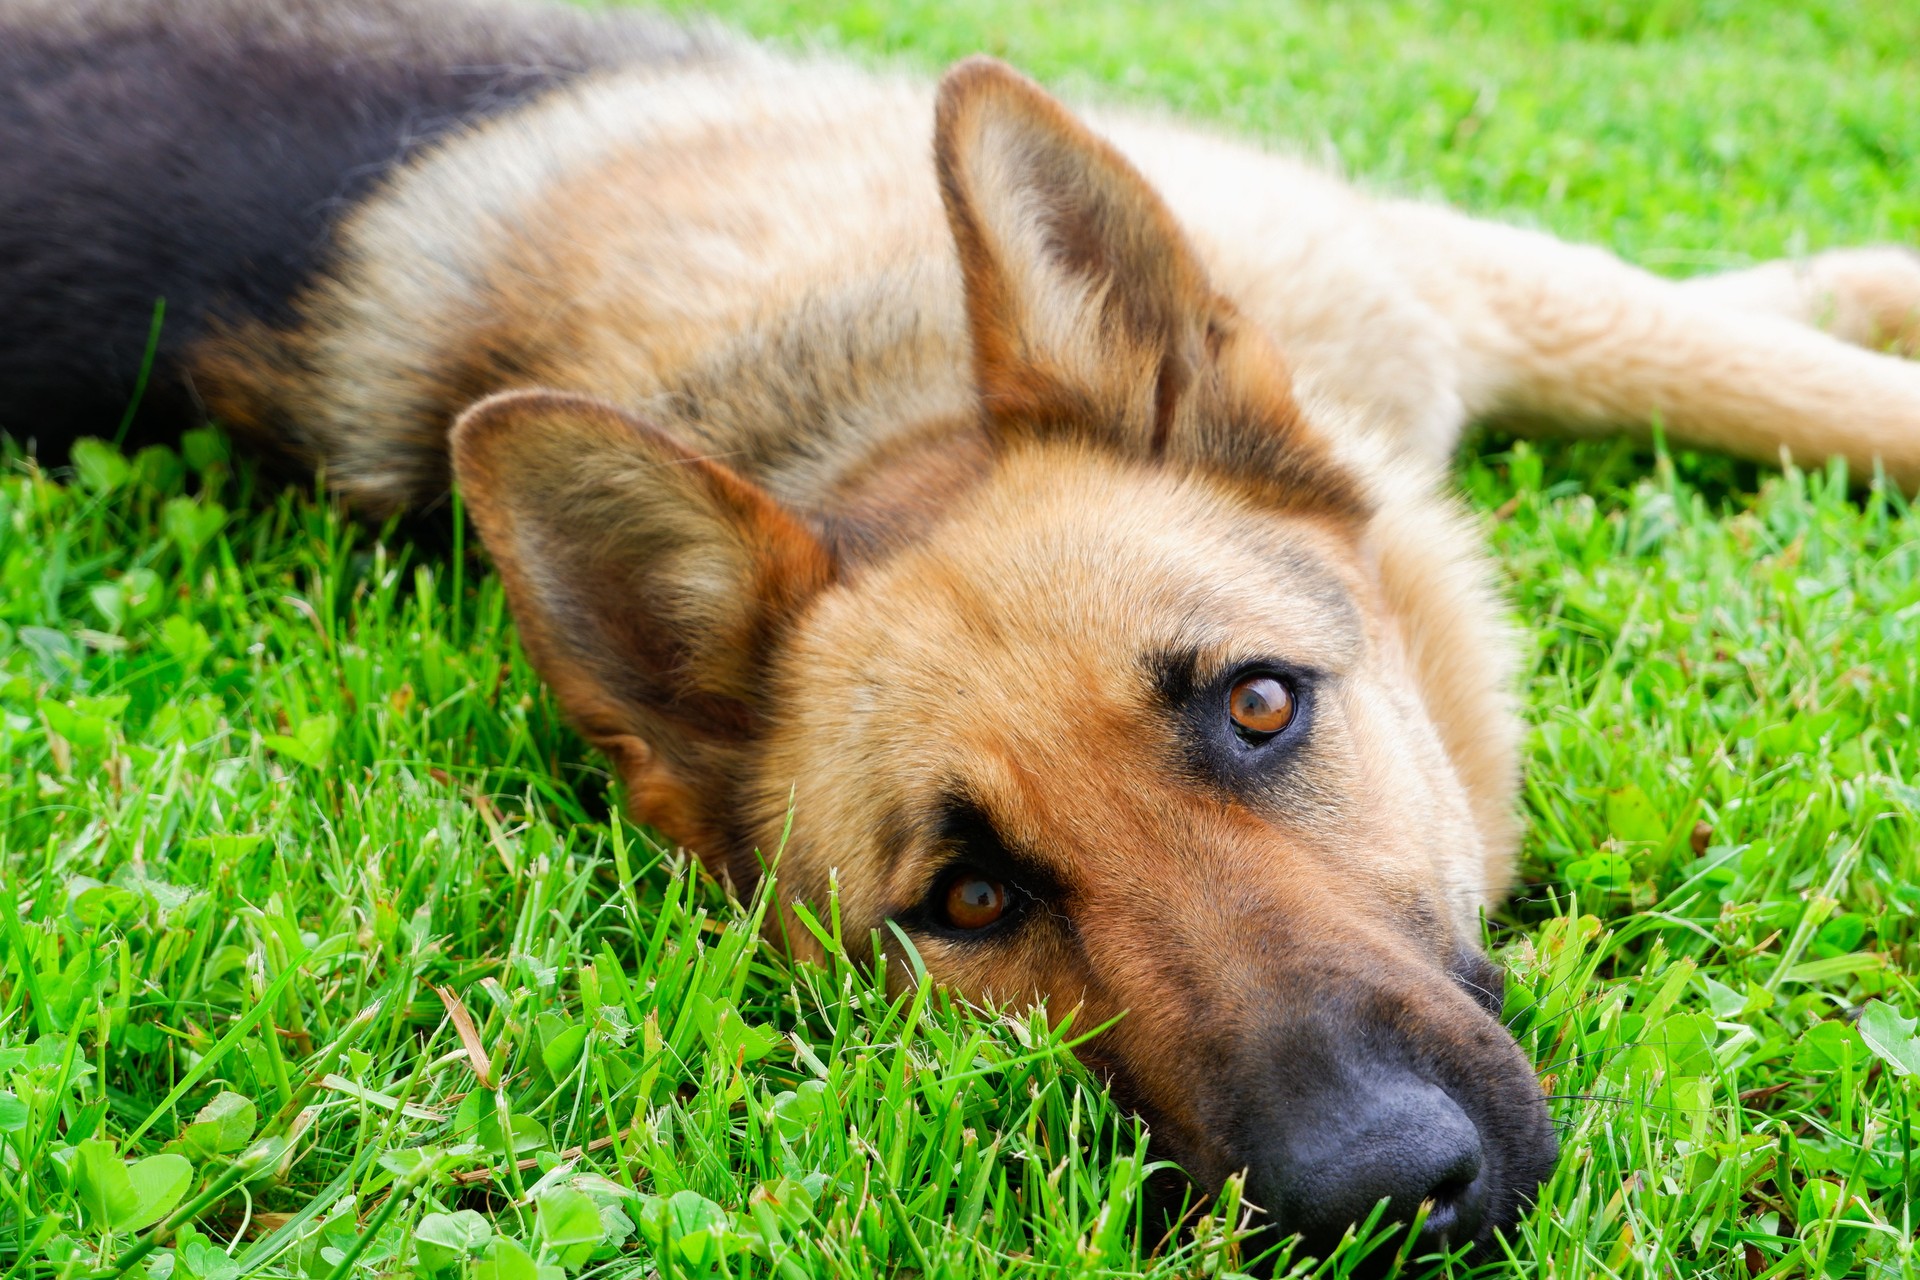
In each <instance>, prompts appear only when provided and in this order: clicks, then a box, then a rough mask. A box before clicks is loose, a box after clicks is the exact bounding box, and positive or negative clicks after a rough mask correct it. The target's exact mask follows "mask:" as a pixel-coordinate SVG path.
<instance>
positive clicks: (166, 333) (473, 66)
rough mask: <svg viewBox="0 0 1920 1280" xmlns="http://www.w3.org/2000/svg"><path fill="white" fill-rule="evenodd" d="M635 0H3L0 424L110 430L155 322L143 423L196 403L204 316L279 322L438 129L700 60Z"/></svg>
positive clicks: (57, 430)
mask: <svg viewBox="0 0 1920 1280" xmlns="http://www.w3.org/2000/svg"><path fill="white" fill-rule="evenodd" d="M719 45H720V42H719V41H718V40H717V39H715V38H714V37H711V36H708V35H704V34H701V33H698V32H689V31H688V30H686V29H683V28H681V27H678V26H676V25H674V24H671V23H668V22H665V21H663V20H659V19H654V18H646V17H641V16H638V15H619V16H617V17H616V16H612V15H589V14H584V13H577V12H573V11H570V10H565V9H556V8H553V7H550V6H541V7H539V8H537V9H534V8H530V7H529V8H522V7H520V6H518V5H509V4H498V5H461V6H449V5H445V4H439V3H434V0H347V2H340V3H336V2H335V0H144V2H129V0H101V2H99V3H81V4H78V5H76V4H74V3H72V2H71V0H15V3H13V4H11V5H9V6H7V7H6V8H5V9H4V10H0V263H4V264H5V269H4V271H0V429H5V430H8V431H10V432H12V433H14V434H16V435H19V436H22V437H31V438H36V439H37V440H38V441H39V442H40V443H41V445H42V448H43V452H46V451H48V450H49V449H50V450H51V451H53V452H56V453H57V452H58V450H59V448H60V446H62V445H63V444H64V443H65V441H66V440H67V439H69V438H70V437H71V436H73V435H75V434H85V433H96V432H100V431H102V430H110V429H111V427H112V424H113V423H114V422H115V421H116V420H117V419H118V418H119V416H120V415H121V413H122V412H123V410H124V408H125V406H126V405H127V404H128V403H129V400H130V397H131V396H132V395H133V392H134V388H135V385H136V381H137V378H138V375H139V373H140V371H141V367H142V364H143V357H144V356H145V354H146V348H147V346H148V342H149V333H150V327H151V324H152V321H153V318H154V316H155V313H156V308H157V307H158V306H159V304H161V303H162V302H163V301H164V307H165V310H164V320H163V323H162V325H161V329H160V334H159V345H158V349H157V352H156V353H155V354H156V359H155V361H154V366H153V367H154V373H155V381H154V383H153V385H152V386H150V387H149V388H148V390H147V393H146V396H145V398H144V400H143V407H142V413H141V425H144V426H148V427H150V428H152V429H156V430H164V429H171V428H172V427H174V426H177V425H178V420H179V419H180V418H181V417H182V415H183V414H184V413H186V412H188V411H190V410H192V409H194V408H195V407H196V406H195V404H194V402H193V395H194V389H193V388H192V387H191V386H190V385H189V381H188V379H187V378H185V377H184V376H182V375H181V373H180V370H181V366H182V357H183V354H184V353H185V351H186V350H187V349H188V348H189V347H190V346H191V345H192V344H193V343H194V342H195V340H197V339H198V338H199V337H200V336H201V335H202V333H203V332H205V330H206V328H207V326H208V324H209V322H217V321H225V322H234V321H240V320H246V319H257V320H261V321H265V322H268V323H276V322H280V321H283V320H285V319H286V318H287V315H288V307H289V303H290V300H291V299H292V298H293V297H294V296H295V295H296V293H297V292H298V290H299V289H300V287H301V286H302V285H303V284H305V283H306V282H308V281H310V280H311V279H312V278H314V276H315V274H316V273H317V272H318V271H320V270H322V269H324V267H325V266H326V265H327V256H328V249H329V244H330V235H329V233H330V228H331V227H332V225H333V223H334V222H335V221H336V220H337V219H338V218H339V217H340V215H341V214H342V213H343V212H344V211H345V210H346V209H348V208H349V207H351V206H352V205H353V204H354V203H355V202H356V201H357V200H358V199H360V198H361V197H362V196H363V195H364V194H365V193H366V192H368V191H369V190H371V189H372V188H374V187H375V186H376V184H378V183H379V181H380V180H381V178H382V177H383V175H385V174H386V173H387V172H388V171H389V170H391V169H392V167H393V166H394V165H395V164H397V163H399V162H401V161H403V160H404V159H406V158H407V157H409V156H410V155H412V154H415V153H416V152H417V151H418V150H419V149H420V148H421V147H422V146H423V145H425V144H427V143H429V142H431V141H433V140H434V139H436V138H438V137H441V136H443V135H445V134H446V133H447V132H448V131H449V130H450V129H452V128H455V127H458V126H460V125H463V124H468V123H472V122H474V121H476V120H479V119H482V118H485V117H487V116H490V115H494V114H497V113H499V112H501V111H503V110H506V109H509V108H511V107H513V106H515V105H518V104H520V103H523V102H525V101H527V100H528V99H530V98H532V97H534V96H536V95H538V94H540V93H542V92H544V91H546V90H549V89H552V88H554V87H555V86H557V85H559V84H562V83H564V82H566V81H568V80H570V79H572V78H575V77H577V76H579V75H582V74H584V73H587V72H589V71H592V70H595V69H599V68H603V67H607V66H611V65H630V64H642V63H655V64H669V63H684V62H689V61H699V60H701V59H703V58H706V57H710V56H712V55H713V54H714V52H715V51H716V50H717V48H718V47H719Z"/></svg>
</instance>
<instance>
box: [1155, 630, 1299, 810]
mask: <svg viewBox="0 0 1920 1280" xmlns="http://www.w3.org/2000/svg"><path fill="white" fill-rule="evenodd" d="M1146 670H1147V677H1148V679H1149V680H1150V681H1151V682H1152V685H1153V689H1154V692H1155V694H1156V695H1157V696H1158V700H1159V702H1160V704H1161V706H1162V707H1163V708H1165V711H1166V714H1167V716H1168V719H1169V720H1170V721H1171V723H1172V726H1173V729H1174V734H1175V737H1176V738H1177V740H1178V743H1179V751H1180V756H1181V764H1182V765H1183V766H1184V768H1185V772H1186V773H1187V775H1188V776H1189V777H1191V778H1192V779H1193V780H1194V781H1196V782H1199V783H1202V784H1206V785H1211V786H1216V787H1224V788H1225V789H1226V790H1227V791H1229V792H1231V793H1233V794H1236V795H1242V796H1250V795H1251V794H1252V793H1255V792H1260V791H1262V790H1263V789H1265V788H1270V786H1271V784H1272V783H1273V782H1274V781H1275V779H1276V778H1277V777H1278V776H1280V775H1281V773H1282V771H1283V770H1284V769H1285V768H1286V767H1287V766H1288V765H1289V764H1290V763H1293V762H1295V761H1296V760H1297V758H1298V757H1299V756H1300V753H1301V752H1302V751H1303V750H1304V749H1305V748H1306V746H1307V745H1308V741H1309V738H1310V735H1311V730H1312V725H1313V709H1314V702H1315V699H1316V695H1317V693H1318V691H1319V688H1320V686H1321V685H1322V684H1323V683H1324V682H1325V680H1326V677H1325V676H1324V675H1323V673H1321V672H1320V671H1317V670H1315V669H1314V668H1311V667H1304V666H1301V665H1300V664H1298V663H1292V662H1287V661H1285V660H1284V659H1280V658H1256V659H1250V660H1245V661H1240V662H1233V663H1227V664H1224V665H1221V664H1218V663H1217V662H1215V661H1209V660H1206V659H1205V658H1203V656H1202V654H1201V652H1200V651H1199V650H1197V649H1193V650H1176V651H1169V652H1162V653H1157V654H1149V655H1148V656H1147V659H1146Z"/></svg>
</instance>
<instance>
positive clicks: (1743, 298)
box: [1685, 247, 1920, 359]
mask: <svg viewBox="0 0 1920 1280" xmlns="http://www.w3.org/2000/svg"><path fill="white" fill-rule="evenodd" d="M1685 286H1686V289H1687V291H1688V292H1689V293H1691V294H1693V295H1695V296H1696V297H1700V298H1705V299H1708V300H1709V301H1712V302H1714V303H1717V304H1719V305H1721V306H1726V307H1733V308H1735V309H1737V310H1740V311H1747V312H1752V313H1768V314H1773V315H1780V316H1785V317H1787V318H1788V319H1790V320H1798V321H1799V322H1800V323H1802V324H1808V325H1812V326H1813V327H1814V328H1816V329H1820V330H1823V331H1824V332H1827V333H1830V334H1832V335H1833V336H1834V337H1836V338H1839V339H1840V340H1841V341H1843V342H1851V343H1853V344H1854V345H1855V346H1858V347H1866V348H1868V349H1870V350H1873V351H1891V352H1894V353H1895V354H1898V355H1903V356H1906V357H1908V358H1909V359H1920V253H1915V252H1913V251H1912V250H1910V249H1899V248H1892V247H1879V248H1868V249H1831V250H1828V251H1827V252H1825V253H1817V254H1814V255H1813V256H1812V257H1810V258H1805V259H1785V258H1783V259H1780V260H1778V261H1775V262H1763V263H1761V264H1760V265H1759V266H1756V267H1749V268H1747V269H1746V270H1743V271H1725V272H1720V273H1718V274H1715V275H1708V276H1696V277H1694V278H1693V279H1691V280H1688V281H1686V282H1685Z"/></svg>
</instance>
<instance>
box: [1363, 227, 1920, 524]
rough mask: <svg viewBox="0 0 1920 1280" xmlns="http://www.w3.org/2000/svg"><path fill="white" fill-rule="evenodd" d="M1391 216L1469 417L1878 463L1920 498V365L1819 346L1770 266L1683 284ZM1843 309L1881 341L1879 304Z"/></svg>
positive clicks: (1814, 303)
mask: <svg viewBox="0 0 1920 1280" xmlns="http://www.w3.org/2000/svg"><path fill="white" fill-rule="evenodd" d="M1377 216H1378V217H1379V218H1380V220H1381V222H1380V231H1381V237H1382V241H1383V243H1384V244H1385V245H1386V246H1387V248H1388V251H1389V252H1390V253H1391V254H1393V255H1394V257H1395V259H1396V261H1397V262H1398V264H1399V266H1400V267H1401V269H1402V270H1403V271H1405V272H1406V274H1407V275H1408V277H1409V278H1410V279H1412V280H1413V281H1414V284H1415V287H1416V288H1417V289H1418V290H1419V291H1420V293H1421V295H1422V297H1423V298H1424V299H1425V300H1426V301H1427V303H1428V304H1429V305H1430V306H1431V307H1432V308H1433V309H1434V310H1435V311H1436V312H1438V313H1439V314H1440V315H1441V316H1442V317H1444V318H1445V320H1446V322H1447V323H1449V324H1450V325H1451V327H1452V328H1453V330H1454V334H1455V337H1456V339H1457V342H1458V350H1459V358H1460V378H1461V398H1462V400H1463V401H1464V402H1465V404H1466V406H1467V409H1468V412H1469V414H1470V415H1471V416H1473V417H1475V418H1481V419H1490V420H1494V421H1499V422H1502V423H1503V424H1512V425H1515V426H1518V427H1520V428H1522V429H1526V428H1535V429H1542V430H1547V431H1554V430H1557V431H1562V432H1572V433H1578V434H1599V433H1602V432H1609V431H1615V430H1634V429H1636V428H1638V429H1640V430H1646V429H1647V428H1648V426H1649V424H1651V423H1652V422H1654V421H1655V420H1658V421H1659V422H1660V423H1661V424H1662V425H1663V427H1664V429H1665V431H1666V432H1667V434H1668V436H1669V437H1670V438H1672V439H1674V440H1676V441H1679V442H1682V443H1686V444H1691V445H1698V446H1705V447H1708V448H1714V449H1719V450H1723V451H1725V452H1728V453H1733V454H1739V455H1742V456H1745V457H1749V458H1755V459H1759V460H1762V461H1774V460H1777V459H1778V458H1779V457H1780V456H1781V452H1782V450H1785V451H1786V452H1787V453H1788V454H1789V455H1791V456H1792V457H1793V458H1795V459H1798V460H1799V461H1801V462H1803V463H1814V462H1818V461H1820V460H1823V459H1825V458H1828V457H1835V456H1838V457H1843V458H1845V459H1847V461H1848V462H1849V463H1850V464H1851V465H1852V467H1853V468H1854V471H1855V474H1856V475H1860V476H1867V475H1871V474H1872V469H1873V466H1874V465H1875V463H1876V461H1877V462H1879V463H1880V464H1882V465H1884V466H1885V467H1886V469H1887V472H1888V474H1889V475H1890V476H1891V477H1892V478H1893V479H1894V481H1895V482H1896V483H1898V484H1900V485H1902V486H1904V487H1905V488H1907V489H1908V490H1913V489H1915V488H1920V364H1916V363H1913V362H1910V361H1906V360H1902V359H1900V358H1899V357H1897V356H1894V355H1889V354H1882V353H1880V352H1877V351H1872V350H1866V349H1863V348H1862V347H1861V346H1856V345H1853V344H1851V343H1849V342H1847V341H1844V340H1843V339H1842V337H1835V336H1831V335H1829V334H1827V333H1822V332H1819V331H1818V330H1817V329H1816V328H1814V327H1813V322H1817V321H1819V320H1821V319H1822V318H1823V317H1822V316H1821V315H1820V314H1819V311H1818V299H1819V294H1818V292H1817V291H1816V292H1814V293H1813V294H1811V295H1810V297H1811V300H1809V295H1804V294H1792V293H1788V292H1786V291H1785V288H1784V286H1782V285H1781V283H1780V280H1779V273H1778V272H1775V271H1773V270H1772V269H1771V268H1762V269H1760V271H1759V272H1757V273H1753V274H1746V275H1744V278H1743V277H1742V276H1732V277H1726V278H1723V279H1721V280H1719V281H1718V282H1711V281H1703V282H1700V283H1697V284H1678V283H1675V282H1672V281H1668V280H1663V279H1661V278H1659V277H1657V276H1654V275H1651V274H1649V273H1647V272H1644V271H1641V270H1638V269H1637V268H1634V267H1631V266H1628V265H1627V264H1626V263H1624V262H1622V261H1620V260H1619V259H1618V258H1615V257H1613V256H1612V255H1610V254H1607V253H1604V252H1601V251H1600V250H1597V249H1592V248H1584V247H1580V246H1575V245H1570V244H1567V243H1565V242H1563V241H1560V240H1556V239H1554V238H1552V237H1550V236H1546V235H1541V234H1539V233H1537V232H1530V231H1523V230H1519V229H1516V228H1512V227H1503V226H1498V225H1495V224H1492V223H1486V222H1478V221H1475V220H1473V219H1470V218H1466V217H1463V216H1461V215H1459V214H1455V213H1452V212H1449V211H1448V210H1445V209H1441V208H1436V207H1433V206H1428V205H1418V204H1409V203H1390V204H1384V205H1381V206H1379V207H1378V209H1377ZM1863 261H1866V259H1854V260H1852V261H1851V262H1850V263H1849V272H1848V273H1851V270H1852V263H1857V262H1863ZM1848 273H1841V272H1839V271H1838V270H1837V269H1836V270H1835V272H1834V276H1835V277H1836V278H1837V277H1838V276H1840V275H1842V274H1848ZM1845 296H1846V297H1847V299H1848V308H1847V310H1848V317H1847V320H1846V323H1847V324H1849V325H1852V326H1854V327H1853V328H1852V330H1851V331H1848V332H1846V333H1845V336H1847V337H1861V336H1870V335H1871V334H1875V333H1878V329H1877V328H1875V327H1874V326H1877V325H1879V324H1881V323H1882V322H1883V321H1885V320H1886V316H1885V315H1883V314H1881V313H1879V312H1874V311H1870V310H1869V311H1868V313H1867V314H1868V318H1867V319H1866V320H1864V321H1863V320H1860V319H1858V318H1857V317H1855V316H1854V314H1853V309H1854V302H1855V300H1856V299H1857V298H1860V297H1867V296H1871V295H1870V293H1869V292H1868V291H1860V292H1859V293H1853V292H1849V293H1847V294H1846V295H1845ZM1898 301H1899V297H1898V295H1896V297H1895V310H1894V312H1893V314H1898V310H1897V305H1898ZM1838 318H1839V317H1838V315H1837V314H1836V317H1835V319H1838Z"/></svg>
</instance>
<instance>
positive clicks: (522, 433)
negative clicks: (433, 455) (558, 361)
mask: <svg viewBox="0 0 1920 1280" xmlns="http://www.w3.org/2000/svg"><path fill="white" fill-rule="evenodd" d="M562 424H567V425H571V426H573V427H575V428H581V427H584V428H588V429H589V430H592V431H595V432H597V433H599V434H603V435H606V436H609V437H618V436H622V435H625V434H627V433H632V432H641V433H645V432H650V431H652V430H654V428H653V427H652V425H651V424H650V423H648V422H647V421H646V420H644V419H643V418H641V417H639V416H638V415H636V414H634V413H632V412H630V411H628V410H626V409H623V408H621V407H620V406H619V405H617V404H614V403H613V402H611V401H608V400H603V399H601V398H600V397H598V396H593V395H587V394H584V393H582V392H578V391H560V390H555V389H553V388H550V387H518V388H513V389H510V390H506V391H496V392H494V393H493V394H491V395H488V396H485V397H483V398H481V399H479V400H476V401H474V402H473V403H472V404H470V405H468V406H467V407H466V408H465V409H463V410H461V412H460V414H459V416H458V417H456V418H455V419H454V420H453V426H452V427H451V428H450V429H449V430H448V432H447V446H448V449H449V451H450V453H451V454H452V458H453V469H454V474H455V475H456V476H463V475H465V474H466V473H468V472H471V471H473V470H475V469H477V468H481V467H485V466H487V465H488V464H489V461H490V460H491V459H492V458H493V457H494V455H495V453H496V451H498V450H500V449H502V448H511V447H512V445H513V444H514V443H515V442H516V441H517V442H521V443H532V442H536V441H537V440H538V439H539V435H538V434H537V433H536V432H535V431H534V430H533V428H534V427H536V425H538V426H541V427H544V428H545V429H546V432H547V433H549V434H550V433H551V432H552V431H553V429H554V427H555V426H557V425H562Z"/></svg>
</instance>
